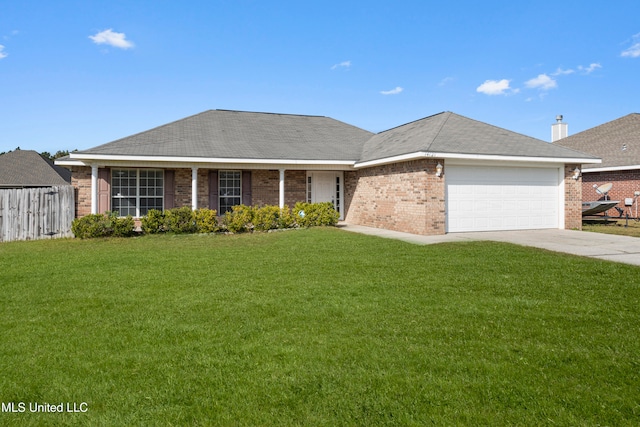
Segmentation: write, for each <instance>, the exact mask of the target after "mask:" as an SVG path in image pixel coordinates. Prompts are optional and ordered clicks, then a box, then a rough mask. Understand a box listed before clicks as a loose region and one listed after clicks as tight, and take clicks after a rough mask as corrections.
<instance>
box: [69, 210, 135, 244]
mask: <svg viewBox="0 0 640 427" xmlns="http://www.w3.org/2000/svg"><path fill="white" fill-rule="evenodd" d="M71 231H72V232H73V234H74V235H75V236H76V237H78V238H80V239H90V238H95V237H130V236H133V235H134V234H135V224H134V221H133V218H132V217H131V216H127V217H125V218H119V217H118V216H117V213H115V212H106V213H104V214H91V215H86V216H83V217H82V218H76V219H74V220H73V222H72V223H71Z"/></svg>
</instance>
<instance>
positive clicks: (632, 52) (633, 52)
mask: <svg viewBox="0 0 640 427" xmlns="http://www.w3.org/2000/svg"><path fill="white" fill-rule="evenodd" d="M632 39H633V41H632V43H633V44H632V45H631V46H630V47H628V48H627V49H625V50H623V51H622V53H621V54H620V56H628V57H630V58H637V57H639V56H640V33H638V34H635V35H634V36H633V37H632Z"/></svg>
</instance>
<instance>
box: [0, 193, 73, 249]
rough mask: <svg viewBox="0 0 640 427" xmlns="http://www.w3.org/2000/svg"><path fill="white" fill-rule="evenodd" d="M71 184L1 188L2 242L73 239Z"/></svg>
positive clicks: (0, 221)
mask: <svg viewBox="0 0 640 427" xmlns="http://www.w3.org/2000/svg"><path fill="white" fill-rule="evenodd" d="M74 215H75V194H74V189H73V187H72V186H70V185H64V186H59V187H46V188H8V189H0V242H10V241H14V240H36V239H50V238H57V237H73V233H72V232H71V222H72V221H73V219H74Z"/></svg>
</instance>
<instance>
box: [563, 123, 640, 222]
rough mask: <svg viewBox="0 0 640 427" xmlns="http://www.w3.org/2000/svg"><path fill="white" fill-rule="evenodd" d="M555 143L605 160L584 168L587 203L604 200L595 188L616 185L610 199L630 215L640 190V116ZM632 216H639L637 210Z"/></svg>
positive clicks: (601, 126) (609, 213) (583, 184)
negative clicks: (617, 201)
mask: <svg viewBox="0 0 640 427" xmlns="http://www.w3.org/2000/svg"><path fill="white" fill-rule="evenodd" d="M554 144H556V145H559V146H562V147H566V148H571V149H573V150H580V151H584V152H587V153H591V154H593V155H595V156H597V157H600V158H601V159H602V162H601V163H586V164H584V165H583V166H582V197H583V199H584V201H585V202H586V201H591V200H598V199H601V198H604V196H602V195H600V194H598V193H597V192H596V191H595V188H594V186H595V187H599V186H601V185H603V184H607V183H612V184H613V187H612V188H611V190H610V191H609V193H608V195H607V196H608V198H609V200H619V201H620V203H619V204H618V206H617V207H618V208H620V209H623V210H625V211H626V212H627V213H629V212H628V209H629V207H630V206H629V203H630V202H633V203H634V204H635V205H636V206H637V201H636V200H635V199H636V196H635V193H636V192H638V191H640V114H638V113H632V114H628V115H626V116H624V117H620V118H619V119H616V120H613V121H610V122H607V123H604V124H601V125H600V126H596V127H594V128H591V129H587V130H585V131H583V132H580V133H576V134H575V135H571V136H568V137H566V138H562V139H559V140H557V141H554ZM625 201H626V202H627V203H626V204H627V206H625ZM607 214H608V215H610V216H618V212H617V211H616V210H615V209H611V210H609V211H607ZM630 216H633V217H636V216H637V213H636V210H635V208H633V211H632V212H631V215H630Z"/></svg>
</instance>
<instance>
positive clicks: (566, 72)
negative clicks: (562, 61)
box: [551, 67, 580, 76]
mask: <svg viewBox="0 0 640 427" xmlns="http://www.w3.org/2000/svg"><path fill="white" fill-rule="evenodd" d="M578 68H580V67H578ZM575 72H576V71H575V70H572V69H571V68H569V69H567V70H563V69H562V68H560V67H558V69H557V70H556V72H555V73H551V75H552V76H565V75H567V74H573V73H575Z"/></svg>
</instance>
